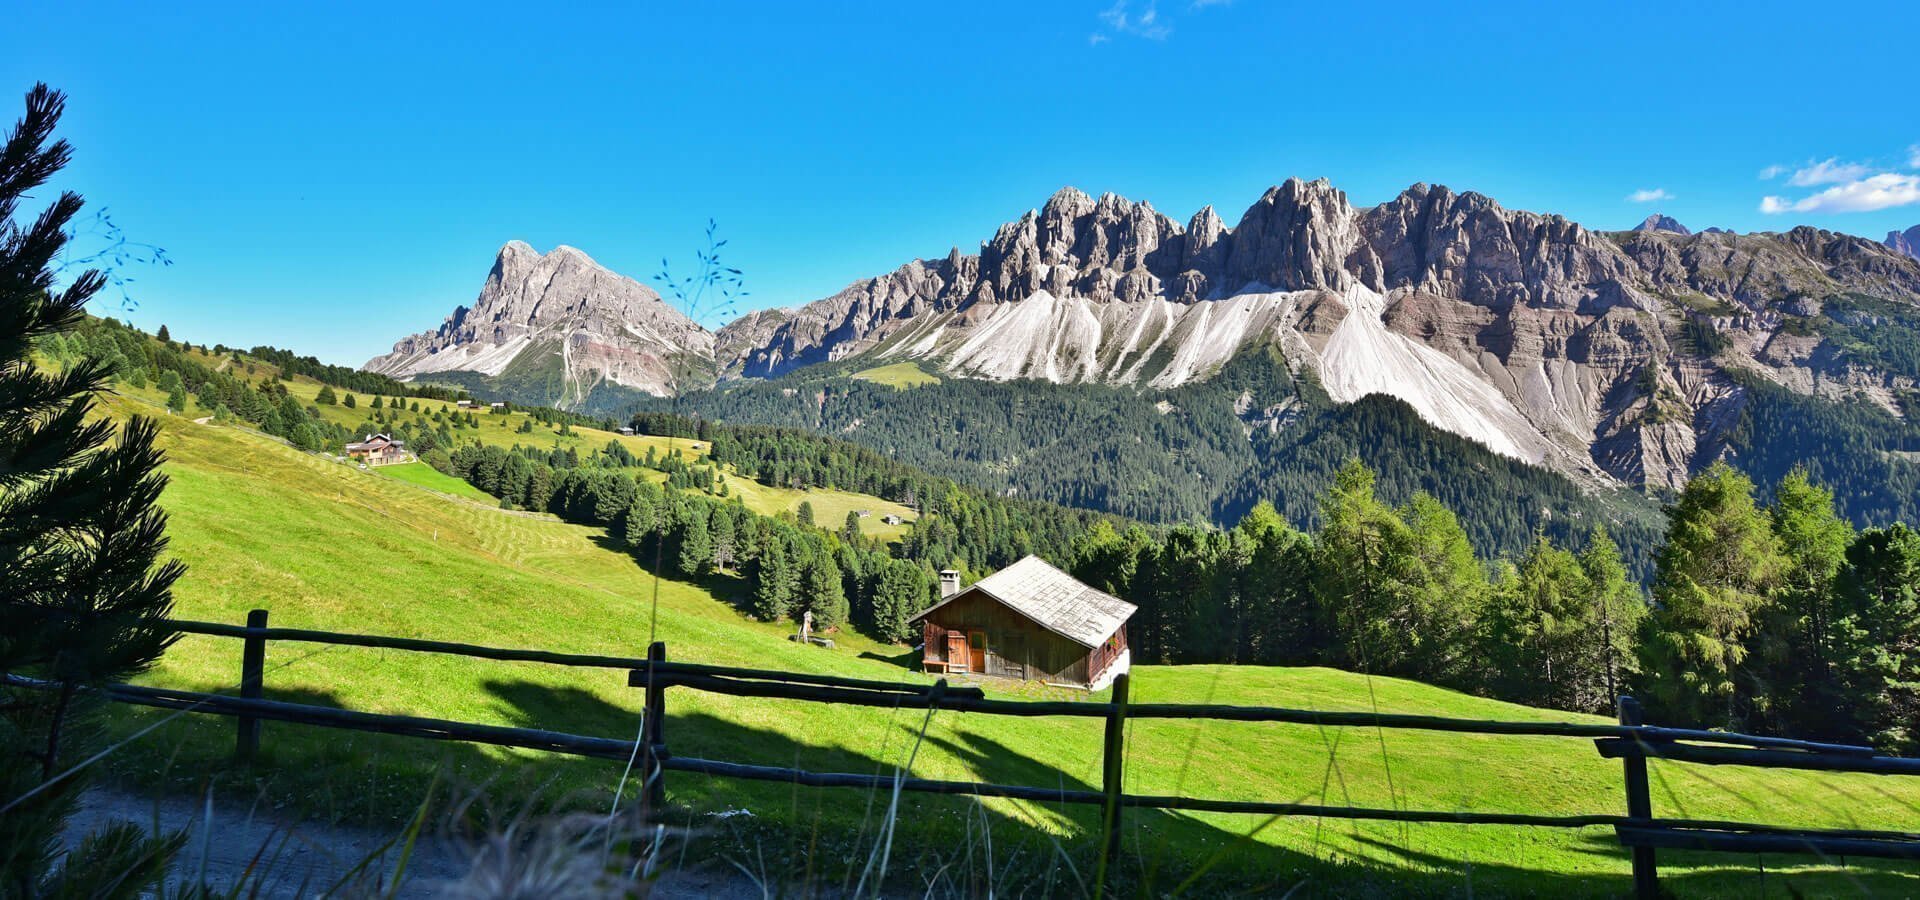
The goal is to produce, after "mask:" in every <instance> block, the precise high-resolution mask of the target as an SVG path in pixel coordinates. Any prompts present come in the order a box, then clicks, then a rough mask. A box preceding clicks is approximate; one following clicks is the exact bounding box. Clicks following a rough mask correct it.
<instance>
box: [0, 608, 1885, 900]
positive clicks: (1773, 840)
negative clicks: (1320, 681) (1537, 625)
mask: <svg viewBox="0 0 1920 900" xmlns="http://www.w3.org/2000/svg"><path fill="white" fill-rule="evenodd" d="M171 624H172V625H173V626H174V627H176V628H178V629H179V630H180V631H182V632H185V633H189V634H199V635H207V636H212V637H227V638H237V639H240V640H243V641H245V642H246V647H245V653H244V654H243V656H242V670H241V677H240V682H239V684H240V694H241V696H238V697H235V696H230V695H225V694H214V693H204V692H198V691H183V690H172V689H166V688H154V687H142V686H134V685H109V686H106V687H104V688H100V689H99V690H100V692H101V693H102V694H104V695H105V696H106V697H107V698H108V699H110V700H114V701H118V702H122V703H129V704H134V705H139V706H147V707H153V708H158V709H167V710H175V711H179V712H192V713H202V714H211V715H221V716H230V717H234V718H236V719H237V720H238V722H239V739H238V744H237V747H236V756H237V757H238V758H239V759H240V760H241V761H242V762H247V761H250V760H251V759H252V758H253V756H254V752H255V751H256V749H257V747H258V743H259V722H260V721H278V722H288V723H295V724H302V725H311V726H318V727H325V728H338V729H346V730H353V731H364V732H372V733H380V734H393V735H400V736H405V737H413V738H422V739H428V740H441V741H463V742H471V743H483V744H493V745H496V746H505V747H518V748H523V749H531V750H539V751H545V752H551V753H562V754H569V755H574V756H581V757H588V758H595V759H609V760H624V761H629V762H635V761H637V762H639V763H640V764H641V765H642V772H643V773H645V777H646V780H645V782H644V784H645V788H644V792H643V795H642V796H643V801H644V802H643V804H642V807H643V811H644V810H645V809H647V808H649V807H651V808H652V809H656V810H657V809H659V808H660V807H661V806H662V805H663V804H664V803H665V786H664V777H663V775H664V773H665V772H668V771H677V772H687V773H696V774H703V775H709V776H716V777H724V778H737V779H745V780H755V781H771V782H781V783H787V784H795V785H803V786H812V787H822V788H857V789H868V790H873V789H884V790H900V791H912V792H916V793H926V794H951V795H970V796H979V797H1002V798H1008V799H1015V800H1025V801H1032V802H1041V803H1057V804H1068V803H1071V804H1086V805H1101V806H1103V807H1104V808H1105V810H1106V812H1105V813H1104V815H1103V818H1102V829H1103V830H1104V832H1105V838H1106V840H1105V843H1104V845H1103V851H1102V854H1101V860H1100V865H1101V867H1102V869H1103V870H1104V869H1105V867H1106V866H1108V865H1109V863H1110V861H1117V859H1118V858H1119V852H1120V843H1119V836H1120V821H1121V820H1120V811H1121V810H1122V809H1141V808H1145V809H1167V810H1184V811H1192V812H1214V813H1247V814H1260V815H1286V816H1310V817H1319V818H1335V819H1363V820H1377V821H1389V822H1408V823H1425V824H1455V825H1505V826H1525V827H1549V828H1591V827H1611V828H1613V829H1614V830H1615V834H1616V836H1617V838H1618V839H1619V841H1620V843H1621V844H1622V845H1623V846H1625V847H1627V848H1629V849H1630V851H1631V856H1632V860H1633V875H1634V887H1635V893H1636V894H1637V895H1639V896H1642V897H1652V896H1656V895H1657V894H1658V891H1659V887H1658V884H1657V870H1656V868H1655V865H1654V852H1655V850H1656V849H1691V850H1712V851H1726V852H1742V853H1815V854H1822V855H1828V856H1848V855H1851V856H1878V857H1888V858H1898V859H1920V833H1911V832H1903V831H1887V830H1862V829H1812V828H1796V827H1784V826H1774V825H1766V824H1761V823H1751V822H1728V821H1717V820H1703V819H1673V818H1659V817H1655V816H1654V815H1653V813H1652V804H1651V797H1650V796H1649V791H1648V784H1647V769H1646V765H1647V763H1646V761H1647V760H1648V759H1661V760H1668V761H1672V762H1680V763H1697V764H1704V765H1738V766H1750V767H1759V768H1784V769H1806V770H1818V771H1832V772H1860V773H1871V774H1880V775H1916V774H1920V759H1908V758H1902V757H1886V756H1879V755H1877V754H1876V753H1875V751H1874V750H1873V748H1871V747H1862V746H1856V745H1849V744H1834V743H1823V742H1818V741H1804V740H1795V739H1791V738H1780V737H1770V736H1764V735H1747V734H1735V733H1730V732H1719V731H1706V730H1700V729H1686V728H1665V727H1660V726H1652V725H1646V724H1644V723H1642V722H1641V720H1640V713H1639V705H1638V704H1637V703H1635V702H1634V701H1633V699H1632V698H1630V697H1623V698H1621V708H1620V713H1621V715H1620V723H1619V724H1617V725H1615V724H1600V723H1576V722H1516V721H1499V720H1479V719H1457V718H1447V717H1441V716H1422V715H1408V714H1398V713H1373V712H1331V711H1325V710H1313V709H1289V708H1284V707H1249V706H1229V705H1217V704H1177V703H1130V702H1129V701H1128V696H1127V693H1128V683H1129V680H1130V679H1129V677H1128V676H1127V675H1125V674H1122V675H1120V676H1119V677H1118V679H1117V680H1116V681H1115V683H1114V686H1113V693H1112V700H1111V701H1110V702H1096V701H1091V700H1089V701H1059V700H1002V699H993V698H989V697H987V696H986V695H985V692H984V691H982V690H981V689H980V688H978V687H973V686H962V685H950V684H948V683H947V682H946V680H945V679H941V680H939V681H935V682H932V683H911V682H894V681H881V680H875V679H861V678H844V677H839V676H831V675H809V674H802V673H793V672H781V671H774V670H766V669H749V668H737V667H727V666H714V665H702V664H697V663H681V662H669V661H667V659H666V648H665V645H664V644H659V643H656V644H653V645H652V646H650V647H649V648H648V652H647V656H646V657H623V656H606V655H591V654H577V653H555V652H550V651H544V650H525V649H515V648H504V647H489V646H483V645H477V644H465V643H455V642H448V641H433V640H423V639H417V638H401V637H389V636H383V635H368V634H351V633H341V632H331V631H318V630H312V629H301V628H274V627H268V625H267V613H266V611H264V610H254V611H253V612H252V613H251V614H249V616H248V622H247V624H246V625H245V626H238V625H227V624H223V623H217V622H195V621H174V622H172V623H171ZM269 641H289V642H305V643H320V644H332V645H340V646H352V647H369V648H378V649H391V650H403V651H412V652H421V653H438V654H449V655H456V656H463V657H471V658H476V659H489V660H498V661H504V662H528V663H540V664H548V665H559V666H572V667H581V668H599V669H621V670H626V671H627V672H628V677H627V683H628V685H629V686H632V687H636V688H643V689H645V710H644V713H643V715H644V718H643V720H642V729H641V733H640V737H639V739H638V740H630V739H629V740H623V739H615V738H603V737H588V736H585V735H576V734H567V733H563V732H554V731H546V730H542V729H536V728H516V727H507V726H498V725H482V724H478V723H472V722H456V721H449V720H444V719H432V718H422V717H416V716H405V715H391V714H377V713H367V712H360V711H356V710H347V709H337V708H333V707H324V706H313V705H308V704H300V703H287V702H283V701H276V700H267V699H265V698H264V697H262V696H261V693H262V690H263V684H262V682H263V680H264V657H265V649H266V644H267V642H269ZM4 684H6V685H7V686H9V687H21V688H49V687H52V686H53V685H52V684H50V683H49V682H44V681H37V680H35V679H32V678H26V677H23V676H20V675H17V674H7V675H5V676H4ZM669 688H686V689H690V690H697V691H702V692H707V693H716V694H725V695H731V696H738V697H755V698H764V699H773V700H792V701H801V702H812V703H829V704H838V705H852V706H867V707H878V708H890V709H901V708H911V709H927V710H936V709H937V710H942V711H949V712H973V713H981V714H985V715H996V716H1015V717H1025V718H1032V717H1070V718H1087V719H1100V720H1103V721H1104V722H1105V723H1106V729H1107V730H1106V739H1105V742H1104V744H1103V749H1102V757H1103V764H1102V771H1103V777H1102V782H1103V784H1102V789H1101V790H1097V791H1095V790H1067V789H1064V788H1046V787H1036V786H1025V785H1005V784H991V783H984V782H971V781H942V780H935V779H925V778H916V777H911V776H907V775H905V774H904V773H896V774H894V775H879V774H861V773H846V772H813V771H807V770H804V769H798V768H783V767H778V766H763V765H752V764H747V763H738V762H730V761H725V760H711V759H698V758H693V757H685V756H677V755H675V754H673V753H672V752H670V751H669V750H668V748H667V745H666V740H665V734H664V726H665V718H666V717H665V698H666V692H667V690H668V689H669ZM1130 719H1188V720H1210V721H1227V722H1248V723H1253V722H1272V723H1282V724H1296V725H1312V726H1321V727H1340V728H1394V729H1408V730H1420V731H1432V732H1443V733H1457V734H1485V735H1495V736H1537V737H1564V738H1586V739H1591V740H1593V741H1594V745H1595V749H1596V750H1597V751H1598V753H1599V755H1600V756H1601V757H1602V758H1607V759H1620V760H1621V761H1622V764H1623V766H1624V773H1625V778H1626V795H1627V814H1626V815H1616V814H1590V815H1568V816H1550V815H1534V814H1528V813H1502V812H1467V811H1446V810H1407V809H1377V808H1367V807H1354V806H1326V805H1320V804H1308V803H1273V802H1262V801H1242V800H1221V799H1210V798H1196V797H1181V796H1156V795H1143V794H1128V793H1126V792H1125V791H1124V790H1123V782H1124V770H1125V753H1124V741H1123V737H1122V735H1123V733H1124V728H1125V724H1126V722H1127V720H1130Z"/></svg>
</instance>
